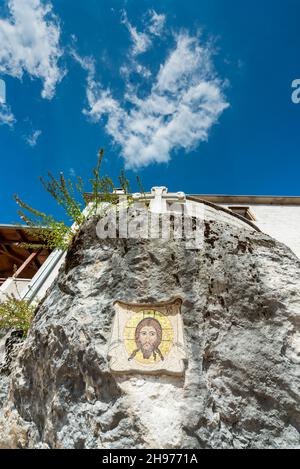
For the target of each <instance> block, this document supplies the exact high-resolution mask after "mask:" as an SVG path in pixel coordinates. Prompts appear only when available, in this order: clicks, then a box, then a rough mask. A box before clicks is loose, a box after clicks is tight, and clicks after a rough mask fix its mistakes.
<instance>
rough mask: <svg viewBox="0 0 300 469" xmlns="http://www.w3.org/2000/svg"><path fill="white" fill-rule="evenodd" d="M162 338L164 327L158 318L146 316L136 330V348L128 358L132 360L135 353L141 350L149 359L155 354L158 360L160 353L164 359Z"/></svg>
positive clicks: (145, 357) (144, 356)
mask: <svg viewBox="0 0 300 469" xmlns="http://www.w3.org/2000/svg"><path fill="white" fill-rule="evenodd" d="M161 340H162V328H161V325H160V323H159V322H158V321H157V319H154V318H145V319H143V320H142V321H140V322H139V324H138V325H137V327H136V330H135V343H136V347H137V348H136V350H134V351H133V352H132V354H131V356H130V357H129V359H128V360H132V359H133V358H134V357H135V355H136V354H137V353H138V352H139V351H141V352H142V354H143V358H144V359H146V360H149V358H151V355H153V357H154V360H156V354H158V355H159V356H160V358H161V360H163V359H164V357H163V355H162V353H161V351H160V350H159V345H160V343H161Z"/></svg>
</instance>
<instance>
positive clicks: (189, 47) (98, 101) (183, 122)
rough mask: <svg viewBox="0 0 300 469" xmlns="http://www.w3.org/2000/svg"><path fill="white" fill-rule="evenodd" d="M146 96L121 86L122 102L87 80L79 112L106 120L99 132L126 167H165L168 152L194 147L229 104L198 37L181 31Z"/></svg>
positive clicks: (204, 139) (204, 136) (93, 78)
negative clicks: (103, 131)
mask: <svg viewBox="0 0 300 469" xmlns="http://www.w3.org/2000/svg"><path fill="white" fill-rule="evenodd" d="M152 81H153V83H152V86H151V89H150V92H149V93H148V95H147V96H145V97H143V99H141V97H140V96H138V91H137V90H138V88H134V87H133V85H132V84H131V85H129V83H127V89H126V92H125V94H124V99H123V101H122V102H121V101H118V100H116V99H115V98H114V97H113V94H112V92H111V90H110V89H103V87H101V85H100V84H99V83H97V82H96V81H95V77H94V75H93V77H92V78H91V75H89V77H88V85H87V100H88V104H89V107H88V109H86V110H85V111H84V112H85V113H86V114H87V115H89V116H90V118H91V119H93V120H94V121H99V120H102V119H103V118H106V119H107V120H106V124H105V129H106V132H107V133H108V134H109V135H110V136H111V137H112V139H113V140H114V142H115V143H116V144H117V145H119V146H120V148H121V155H122V157H123V158H124V160H125V165H126V167H127V168H133V169H136V168H139V167H143V166H147V165H149V164H150V163H155V162H156V163H166V162H168V161H169V160H170V158H171V153H172V151H174V150H177V149H179V148H183V149H185V150H190V149H193V148H196V147H197V146H198V145H199V144H200V143H201V142H203V141H207V139H208V135H209V131H210V129H211V127H212V126H213V125H214V124H215V123H216V122H217V121H218V118H219V117H220V115H221V114H222V112H223V111H224V110H225V109H226V108H227V107H228V106H229V105H228V103H227V102H226V100H225V97H224V94H223V83H222V82H221V81H220V80H219V79H218V78H217V76H216V74H215V72H214V69H213V64H212V59H211V51H210V49H209V48H208V47H207V46H205V45H203V44H200V42H199V38H198V37H192V36H190V35H189V34H188V33H181V34H179V35H178V36H177V37H176V46H175V48H174V50H173V51H172V52H171V53H170V54H169V56H168V58H167V59H166V61H165V62H164V63H163V64H162V65H161V66H160V69H159V72H158V74H157V76H156V77H155V78H154V79H153V80H152Z"/></svg>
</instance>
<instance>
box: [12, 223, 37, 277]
mask: <svg viewBox="0 0 300 469" xmlns="http://www.w3.org/2000/svg"><path fill="white" fill-rule="evenodd" d="M16 232H17V233H18V235H19V236H20V238H21V240H22V242H24V243H30V241H29V240H28V238H27V236H26V235H25V233H23V231H22V230H16ZM24 249H27V251H28V252H29V254H32V253H33V252H34V251H33V249H31V248H29V247H28V248H24ZM34 263H35V266H36V268H37V270H39V268H40V267H41V263H40V262H39V259H38V257H36V258H35V259H34Z"/></svg>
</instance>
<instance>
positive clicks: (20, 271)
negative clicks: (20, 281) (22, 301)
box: [13, 249, 40, 278]
mask: <svg viewBox="0 0 300 469" xmlns="http://www.w3.org/2000/svg"><path fill="white" fill-rule="evenodd" d="M39 253H40V249H39V250H38V251H36V252H33V253H32V254H30V256H29V257H28V258H27V259H26V261H25V262H23V264H22V265H21V266H20V267H19V268H18V270H17V271H16V272H15V273H14V275H13V278H17V277H18V276H19V275H20V274H21V273H22V272H23V271H24V270H25V269H26V267H28V265H29V264H30V263H31V262H32V261H33V260H34V259H35V258H36V256H38V255H39Z"/></svg>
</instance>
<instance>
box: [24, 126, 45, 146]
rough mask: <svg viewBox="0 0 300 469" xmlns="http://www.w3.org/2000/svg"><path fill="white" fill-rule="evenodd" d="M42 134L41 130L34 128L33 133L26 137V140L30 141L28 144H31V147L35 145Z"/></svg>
mask: <svg viewBox="0 0 300 469" xmlns="http://www.w3.org/2000/svg"><path fill="white" fill-rule="evenodd" d="M41 134H42V131H41V130H34V131H33V132H32V134H31V135H29V136H28V137H26V142H27V143H28V145H30V146H31V147H35V146H36V144H37V141H38V138H39V137H40V135H41Z"/></svg>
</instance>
